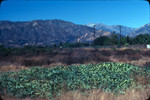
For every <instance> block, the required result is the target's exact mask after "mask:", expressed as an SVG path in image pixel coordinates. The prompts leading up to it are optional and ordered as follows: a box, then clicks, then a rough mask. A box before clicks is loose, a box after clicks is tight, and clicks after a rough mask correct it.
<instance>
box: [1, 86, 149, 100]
mask: <svg viewBox="0 0 150 100" xmlns="http://www.w3.org/2000/svg"><path fill="white" fill-rule="evenodd" d="M149 97H150V89H143V90H138V89H132V90H127V91H126V93H125V94H119V95H115V94H112V93H109V92H103V91H101V90H89V91H87V92H85V93H84V94H83V93H81V92H79V91H71V92H67V93H62V94H61V95H60V96H58V97H56V98H55V99H56V100H147V99H148V98H149ZM2 98H3V100H51V99H46V98H30V97H28V98H23V99H19V98H14V97H9V96H2Z"/></svg>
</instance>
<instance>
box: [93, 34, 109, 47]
mask: <svg viewBox="0 0 150 100" xmlns="http://www.w3.org/2000/svg"><path fill="white" fill-rule="evenodd" d="M94 45H101V46H103V45H111V41H110V38H109V37H107V36H100V37H99V38H97V39H95V40H94Z"/></svg>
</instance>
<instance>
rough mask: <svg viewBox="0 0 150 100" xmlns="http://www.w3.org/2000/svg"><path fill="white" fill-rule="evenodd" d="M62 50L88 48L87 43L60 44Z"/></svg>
mask: <svg viewBox="0 0 150 100" xmlns="http://www.w3.org/2000/svg"><path fill="white" fill-rule="evenodd" d="M61 46H62V47H63V48H77V47H86V46H89V43H80V42H75V43H67V42H66V43H64V44H61Z"/></svg>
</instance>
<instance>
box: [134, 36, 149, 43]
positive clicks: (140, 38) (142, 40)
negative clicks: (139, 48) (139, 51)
mask: <svg viewBox="0 0 150 100" xmlns="http://www.w3.org/2000/svg"><path fill="white" fill-rule="evenodd" d="M133 44H150V34H139V35H137V36H136V37H135V38H134V39H133Z"/></svg>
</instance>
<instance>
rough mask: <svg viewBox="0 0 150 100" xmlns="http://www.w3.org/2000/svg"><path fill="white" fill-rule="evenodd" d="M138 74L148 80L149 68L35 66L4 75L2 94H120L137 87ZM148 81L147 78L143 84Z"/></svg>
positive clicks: (106, 64) (1, 84)
mask: <svg viewBox="0 0 150 100" xmlns="http://www.w3.org/2000/svg"><path fill="white" fill-rule="evenodd" d="M136 76H138V77H141V76H142V77H144V78H145V79H146V80H147V79H149V78H150V69H149V67H144V68H141V67H138V66H133V65H130V64H125V63H112V62H107V63H99V64H88V65H84V64H83V65H70V66H57V67H52V68H42V67H33V68H29V69H23V70H20V71H10V72H6V73H3V74H1V76H0V94H2V95H5V94H7V95H10V96H16V97H21V98H22V97H23V98H24V97H47V98H52V97H56V96H59V95H60V94H61V93H62V92H68V91H76V90H78V91H81V92H84V91H86V90H90V89H102V90H103V91H107V92H111V93H115V94H118V93H124V91H125V90H126V89H131V88H135V87H137V79H136ZM149 84H150V81H149V80H148V81H147V84H144V86H145V87H146V86H149Z"/></svg>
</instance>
